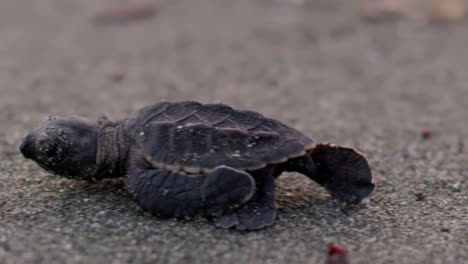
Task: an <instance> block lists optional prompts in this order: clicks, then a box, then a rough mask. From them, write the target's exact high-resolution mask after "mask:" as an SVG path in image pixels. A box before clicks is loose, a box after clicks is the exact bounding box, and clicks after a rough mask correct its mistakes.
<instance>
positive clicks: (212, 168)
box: [20, 101, 374, 230]
mask: <svg viewBox="0 0 468 264" xmlns="http://www.w3.org/2000/svg"><path fill="white" fill-rule="evenodd" d="M20 150H21V152H22V153H23V155H24V156H25V157H26V158H29V159H32V160H34V161H35V162H36V163H37V164H39V166H41V167H42V168H44V169H46V170H47V171H50V172H52V173H54V174H58V175H61V176H64V177H68V178H73V179H83V180H99V179H103V178H110V177H121V176H125V177H126V186H127V189H128V191H129V192H130V193H131V194H132V196H133V197H134V199H135V200H136V202H137V203H138V204H139V205H140V206H141V207H142V208H143V209H144V210H146V211H149V212H151V213H152V214H154V215H157V216H163V217H191V216H197V215H199V216H203V217H206V218H208V219H212V220H213V222H214V223H215V224H216V225H217V226H220V227H224V228H232V227H234V228H237V229H240V230H255V229H260V228H263V227H266V226H269V225H272V224H273V223H274V220H275V217H276V213H277V206H276V203H275V182H274V181H275V178H276V177H278V176H279V175H280V174H281V173H282V172H284V171H294V172H299V173H302V174H304V175H306V176H307V177H309V178H310V179H312V180H314V181H316V182H317V183H319V184H320V185H322V186H323V187H325V188H326V189H327V190H328V191H329V192H330V194H331V195H332V196H333V197H334V198H336V199H337V200H339V201H343V202H346V203H350V204H357V203H359V202H361V200H362V199H364V198H366V197H367V196H369V195H370V194H371V193H372V191H373V190H374V184H373V183H372V175H371V170H370V168H369V165H368V163H367V160H366V159H365V157H364V156H363V155H361V154H360V153H358V152H356V151H355V150H354V149H351V148H345V147H339V146H334V145H328V144H315V143H314V141H313V140H312V139H310V138H309V137H307V136H305V135H303V134H302V133H300V132H299V131H297V130H295V129H293V128H291V127H289V126H287V125H285V124H283V123H281V122H279V121H277V120H274V119H270V118H267V117H264V116H263V115H261V114H258V113H255V112H251V111H240V110H235V109H233V108H231V107H229V106H226V105H223V104H201V103H198V102H192V101H184V102H174V103H170V102H157V103H154V104H152V105H149V106H147V107H144V108H142V109H141V110H139V111H138V112H137V113H136V114H135V115H133V116H131V117H129V118H125V119H122V120H120V121H116V122H112V121H110V120H108V119H107V118H105V117H102V118H99V119H98V121H97V122H91V121H89V120H87V119H85V118H83V117H69V118H51V119H50V120H48V121H45V122H44V123H43V124H41V126H40V127H39V128H38V129H36V130H34V131H33V132H31V133H29V134H28V135H27V136H26V137H25V138H24V140H23V142H22V144H21V146H20Z"/></svg>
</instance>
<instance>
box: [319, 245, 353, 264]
mask: <svg viewBox="0 0 468 264" xmlns="http://www.w3.org/2000/svg"><path fill="white" fill-rule="evenodd" d="M325 264H349V258H348V252H347V251H346V250H345V249H343V248H340V247H337V246H335V245H334V244H333V243H330V244H328V254H327V260H326V262H325Z"/></svg>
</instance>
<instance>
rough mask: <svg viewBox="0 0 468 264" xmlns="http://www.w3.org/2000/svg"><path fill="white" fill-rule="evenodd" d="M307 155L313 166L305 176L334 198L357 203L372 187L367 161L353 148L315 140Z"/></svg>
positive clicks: (368, 193)
mask: <svg viewBox="0 0 468 264" xmlns="http://www.w3.org/2000/svg"><path fill="white" fill-rule="evenodd" d="M309 155H310V157H311V158H312V160H313V161H314V163H315V167H316V169H315V172H314V173H311V174H310V175H308V176H309V177H311V178H312V179H313V180H315V181H316V182H318V183H319V184H321V185H323V186H324V187H325V188H326V189H327V190H328V191H329V192H330V193H331V195H332V196H333V197H334V198H336V199H337V200H339V201H343V202H346V203H350V204H357V203H359V202H361V201H362V200H363V199H364V198H366V197H368V196H369V195H370V194H371V193H372V191H373V190H374V184H373V183H372V173H371V170H370V167H369V164H368V163H367V160H366V158H365V157H364V156H363V155H362V154H360V153H358V152H357V151H355V150H354V149H352V148H345V147H340V146H334V145H329V144H318V145H317V146H316V147H315V148H314V149H313V150H312V151H310V153H309Z"/></svg>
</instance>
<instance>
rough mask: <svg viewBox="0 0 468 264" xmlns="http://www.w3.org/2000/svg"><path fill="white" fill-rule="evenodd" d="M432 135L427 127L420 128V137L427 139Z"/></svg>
mask: <svg viewBox="0 0 468 264" xmlns="http://www.w3.org/2000/svg"><path fill="white" fill-rule="evenodd" d="M432 135H433V133H432V131H431V130H429V129H423V130H421V138H422V139H429V138H431V137H432Z"/></svg>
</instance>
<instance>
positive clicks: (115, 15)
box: [94, 5, 156, 24]
mask: <svg viewBox="0 0 468 264" xmlns="http://www.w3.org/2000/svg"><path fill="white" fill-rule="evenodd" d="M155 14H156V7H155V6H153V5H132V6H126V7H120V8H114V9H109V10H103V11H101V12H99V13H97V14H96V16H95V17H94V22H96V23H98V24H117V23H129V22H133V21H136V20H143V19H147V18H150V17H152V16H154V15H155Z"/></svg>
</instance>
